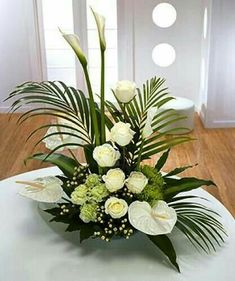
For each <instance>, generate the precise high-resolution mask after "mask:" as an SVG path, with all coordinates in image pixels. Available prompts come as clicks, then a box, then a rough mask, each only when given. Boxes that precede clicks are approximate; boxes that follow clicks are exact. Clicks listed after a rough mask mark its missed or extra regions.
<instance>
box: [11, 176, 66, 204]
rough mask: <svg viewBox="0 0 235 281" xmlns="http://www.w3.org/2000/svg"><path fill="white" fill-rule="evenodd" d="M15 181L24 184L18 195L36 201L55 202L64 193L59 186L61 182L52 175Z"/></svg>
mask: <svg viewBox="0 0 235 281" xmlns="http://www.w3.org/2000/svg"><path fill="white" fill-rule="evenodd" d="M16 183H19V184H24V185H26V186H25V187H24V188H23V189H22V190H21V191H20V192H19V194H20V195H22V196H24V197H28V198H30V199H32V200H35V201H38V202H45V203H55V202H57V201H59V200H60V199H61V198H62V196H63V194H64V191H63V189H62V187H61V185H62V184H63V182H62V181H61V180H60V179H58V178H56V177H53V176H48V177H43V178H37V179H35V180H33V181H17V182H16Z"/></svg>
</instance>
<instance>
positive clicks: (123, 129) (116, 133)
mask: <svg viewBox="0 0 235 281" xmlns="http://www.w3.org/2000/svg"><path fill="white" fill-rule="evenodd" d="M134 134H135V132H134V131H133V130H131V124H129V123H124V122H121V121H119V122H117V123H115V124H114V126H113V127H112V129H111V131H110V138H111V140H112V141H113V142H116V143H117V144H119V145H120V146H126V145H128V144H129V143H130V142H131V141H132V139H133V136H134Z"/></svg>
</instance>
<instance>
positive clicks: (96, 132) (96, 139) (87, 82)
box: [83, 67, 100, 145]
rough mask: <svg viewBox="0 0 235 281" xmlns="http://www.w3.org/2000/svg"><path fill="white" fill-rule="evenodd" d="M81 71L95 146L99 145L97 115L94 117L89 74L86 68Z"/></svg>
mask: <svg viewBox="0 0 235 281" xmlns="http://www.w3.org/2000/svg"><path fill="white" fill-rule="evenodd" d="M83 70H84V75H85V78H86V84H87V89H88V94H89V105H90V111H91V118H92V123H93V127H94V131H95V141H96V145H100V133H99V127H98V121H97V115H96V111H95V102H94V97H93V92H92V87H91V82H90V78H89V74H88V71H87V67H83Z"/></svg>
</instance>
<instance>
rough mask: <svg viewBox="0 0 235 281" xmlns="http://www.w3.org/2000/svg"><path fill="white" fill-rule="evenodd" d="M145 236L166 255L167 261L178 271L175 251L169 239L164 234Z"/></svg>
mask: <svg viewBox="0 0 235 281" xmlns="http://www.w3.org/2000/svg"><path fill="white" fill-rule="evenodd" d="M147 236H148V238H149V239H150V240H151V241H152V242H153V243H154V244H155V245H156V246H157V247H158V248H159V249H160V250H161V251H162V252H163V253H164V254H165V255H166V256H167V257H168V259H169V261H170V262H171V263H172V264H173V266H174V267H175V268H176V269H177V270H178V272H180V268H179V265H178V263H177V256H176V252H175V249H174V247H173V244H172V243H171V240H170V239H169V238H168V237H167V236H166V235H157V236H151V235H147Z"/></svg>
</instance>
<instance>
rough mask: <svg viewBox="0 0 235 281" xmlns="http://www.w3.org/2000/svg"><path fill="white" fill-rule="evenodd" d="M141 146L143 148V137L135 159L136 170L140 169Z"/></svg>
mask: <svg viewBox="0 0 235 281" xmlns="http://www.w3.org/2000/svg"><path fill="white" fill-rule="evenodd" d="M143 148H144V139H142V141H141V145H140V150H139V155H138V160H137V170H139V169H140V163H141V154H142V151H143Z"/></svg>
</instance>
